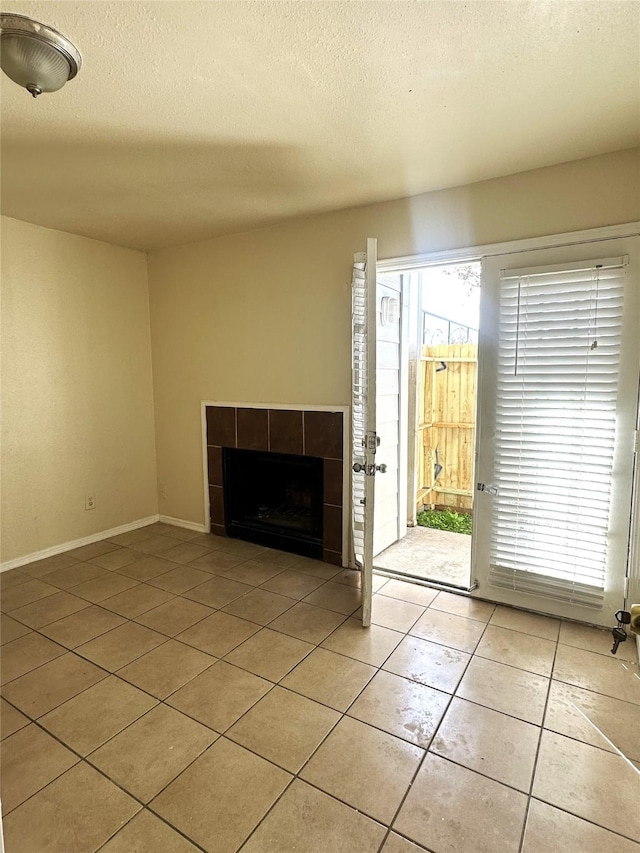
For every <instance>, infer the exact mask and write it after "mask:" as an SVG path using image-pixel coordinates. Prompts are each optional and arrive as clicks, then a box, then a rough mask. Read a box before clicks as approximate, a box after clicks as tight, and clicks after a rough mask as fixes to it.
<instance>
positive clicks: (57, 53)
mask: <svg viewBox="0 0 640 853" xmlns="http://www.w3.org/2000/svg"><path fill="white" fill-rule="evenodd" d="M0 65H1V66H2V70H3V71H4V73H5V74H6V75H7V77H10V78H11V79H12V80H13V82H14V83H17V84H18V86H23V87H24V88H25V89H26V90H27V92H30V93H31V94H32V95H33V97H34V98H37V97H38V95H40V94H42V92H57V91H58V89H62V87H63V86H64V84H65V83H66V82H67V80H71V79H72V78H73V77H75V76H76V74H77V73H78V71H79V70H80V66H81V65H82V57H81V56H80V51H79V50H78V49H77V48H76V47H75V46H74V45H73V44H71V42H70V41H69V40H68V39H66V38H65V37H64V36H63V35H62V33H59V32H58V31H57V30H54V29H53V27H49V26H47V25H46V24H41V23H39V22H38V21H34V20H33V19H32V18H27V17H25V15H10V14H5V13H2V14H0Z"/></svg>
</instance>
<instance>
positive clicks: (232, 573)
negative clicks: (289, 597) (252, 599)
mask: <svg viewBox="0 0 640 853" xmlns="http://www.w3.org/2000/svg"><path fill="white" fill-rule="evenodd" d="M282 571H283V569H282V567H281V566H274V565H272V564H271V563H260V562H259V561H257V560H249V561H247V562H243V563H240V564H238V565H236V566H233V567H232V568H229V569H225V570H224V571H223V572H219V573H218V574H221V575H224V577H226V578H230V579H231V580H235V581H239V582H240V583H246V584H249V585H250V586H260V584H263V583H265V582H266V581H268V580H271V578H276V577H278V575H279V574H280V572H282Z"/></svg>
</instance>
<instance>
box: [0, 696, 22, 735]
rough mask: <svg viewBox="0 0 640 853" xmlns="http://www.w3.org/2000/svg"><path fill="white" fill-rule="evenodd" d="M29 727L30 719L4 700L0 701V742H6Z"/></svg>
mask: <svg viewBox="0 0 640 853" xmlns="http://www.w3.org/2000/svg"><path fill="white" fill-rule="evenodd" d="M28 725H29V718H28V717H25V715H24V714H21V713H20V711H18V710H17V709H16V708H14V707H13V705H10V704H9V703H8V702H6V701H5V700H4V699H0V740H4V739H5V738H6V737H9V735H12V734H14V733H15V732H17V731H19V730H20V729H22V728H24V727H25V726H28Z"/></svg>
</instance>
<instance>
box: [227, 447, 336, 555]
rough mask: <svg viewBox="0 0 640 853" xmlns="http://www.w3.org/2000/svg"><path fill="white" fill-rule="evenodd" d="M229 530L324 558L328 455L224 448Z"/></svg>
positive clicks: (229, 532)
mask: <svg viewBox="0 0 640 853" xmlns="http://www.w3.org/2000/svg"><path fill="white" fill-rule="evenodd" d="M222 468H223V482H224V508H225V519H226V533H227V535H228V536H234V537H236V538H239V539H245V540H247V541H249V542H255V543H256V544H258V545H265V546H268V547H271V548H279V549H280V550H283V551H293V552H295V553H297V554H302V555H303V556H307V557H314V558H316V559H322V550H323V492H324V486H323V468H324V463H323V460H322V459H320V458H317V457H313V456H299V455H293V454H287V453H272V452H262V451H256V450H237V449H233V448H228V447H225V448H223V450H222Z"/></svg>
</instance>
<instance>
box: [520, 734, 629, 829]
mask: <svg viewBox="0 0 640 853" xmlns="http://www.w3.org/2000/svg"><path fill="white" fill-rule="evenodd" d="M533 795H534V796H535V797H537V798H538V799H540V800H545V801H546V802H547V803H550V804H551V805H554V806H557V807H558V808H560V809H564V810H565V811H569V812H571V813H572V814H575V815H577V816H578V817H582V818H584V819H585V820H590V821H592V822H593V823H597V824H599V825H600V826H603V827H605V828H606V829H610V830H612V831H613V832H618V833H620V834H621V835H625V836H626V837H627V838H631V839H632V840H634V841H640V809H639V808H638V803H639V802H640V774H638V773H637V772H636V770H635V769H634V768H633V767H631V766H630V765H629V764H628V763H627V762H626V761H625V760H624V759H623V758H621V757H620V756H619V755H613V754H611V753H610V752H605V751H604V750H602V749H597V748H596V747H594V746H589V745H588V744H585V743H581V742H580V741H577V740H572V739H570V738H566V737H563V736H562V735H557V734H555V733H554V732H547V731H544V732H543V733H542V741H541V743H540V752H539V755H538V764H537V767H536V777H535V780H534V783H533Z"/></svg>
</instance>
